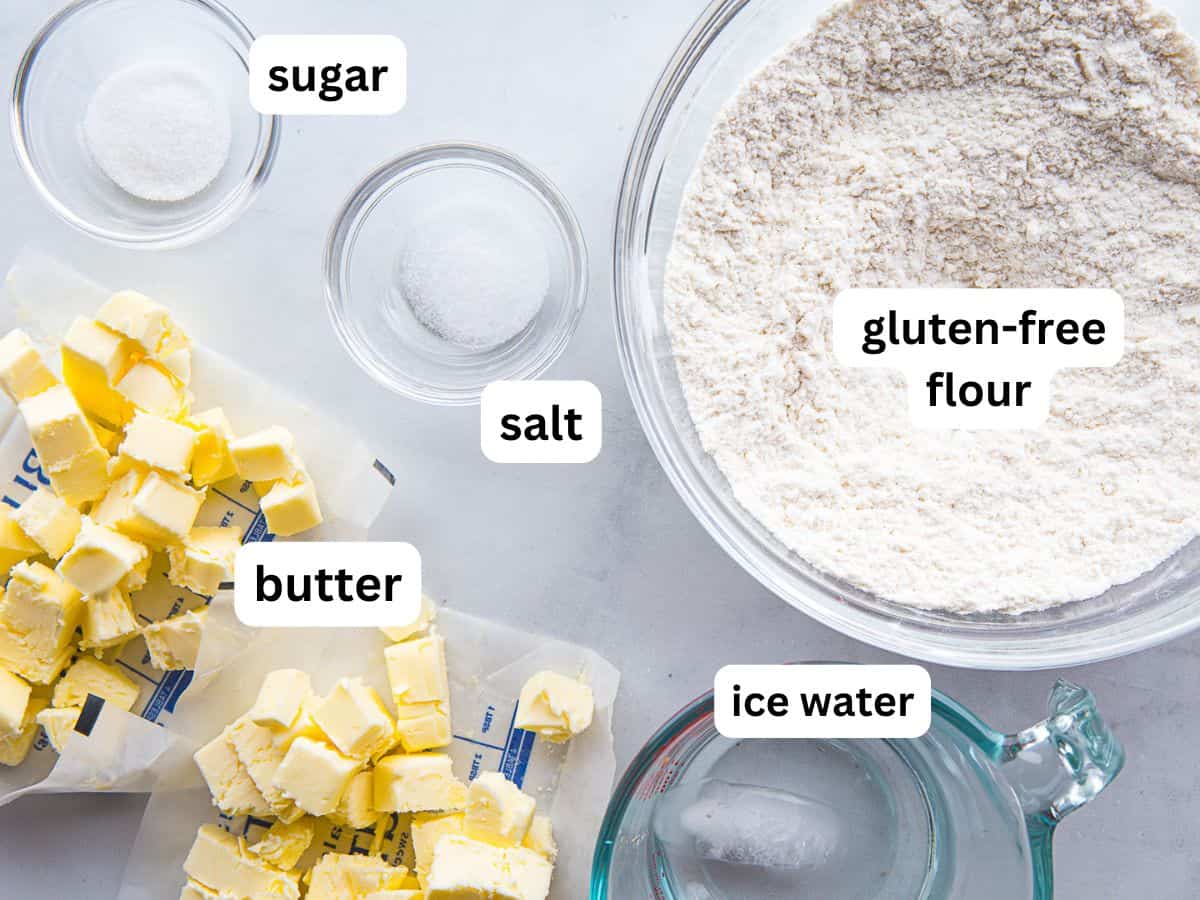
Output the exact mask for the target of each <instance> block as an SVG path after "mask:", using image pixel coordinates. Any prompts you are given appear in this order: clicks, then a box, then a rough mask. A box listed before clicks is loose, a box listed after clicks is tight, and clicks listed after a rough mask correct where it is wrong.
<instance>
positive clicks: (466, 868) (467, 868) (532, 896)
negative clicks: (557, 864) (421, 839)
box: [425, 835, 553, 900]
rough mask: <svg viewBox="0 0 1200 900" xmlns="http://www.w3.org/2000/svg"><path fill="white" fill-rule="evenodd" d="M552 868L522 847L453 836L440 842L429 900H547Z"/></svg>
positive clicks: (429, 882) (430, 878)
mask: <svg viewBox="0 0 1200 900" xmlns="http://www.w3.org/2000/svg"><path fill="white" fill-rule="evenodd" d="M552 873H553V869H552V867H551V865H550V863H549V862H547V861H546V860H545V859H543V858H542V857H540V856H538V855H537V854H536V853H534V852H533V851H531V850H526V849H524V848H523V847H513V848H500V847H493V846H492V845H490V844H485V843H483V842H481V841H473V840H471V839H470V838H467V837H456V836H454V835H450V836H449V837H446V838H443V839H442V840H441V841H439V842H438V845H437V848H436V849H435V850H434V852H433V865H432V866H431V867H430V870H429V881H428V884H427V886H426V889H425V897H426V898H427V900H473V898H479V900H546V897H547V896H549V894H550V878H551V875H552Z"/></svg>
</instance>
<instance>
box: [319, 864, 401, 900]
mask: <svg viewBox="0 0 1200 900" xmlns="http://www.w3.org/2000/svg"><path fill="white" fill-rule="evenodd" d="M407 876H408V869H407V868H405V867H404V866H393V865H391V864H390V863H389V862H388V861H387V860H385V859H382V858H380V857H374V856H358V855H351V854H349V853H326V854H325V855H324V856H322V857H321V859H320V860H318V862H317V864H316V865H315V866H313V868H312V871H311V872H310V873H309V877H308V893H307V894H305V898H306V900H351V898H354V900H357V898H359V897H364V896H366V895H367V894H369V893H374V892H376V891H385V890H399V889H400V887H401V885H403V884H404V881H405V879H406V878H407Z"/></svg>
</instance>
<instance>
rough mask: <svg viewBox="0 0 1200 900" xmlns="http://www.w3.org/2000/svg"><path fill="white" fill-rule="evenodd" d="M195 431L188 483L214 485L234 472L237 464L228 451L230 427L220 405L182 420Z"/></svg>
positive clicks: (231, 435)
mask: <svg viewBox="0 0 1200 900" xmlns="http://www.w3.org/2000/svg"><path fill="white" fill-rule="evenodd" d="M183 424H185V425H187V426H188V427H189V428H191V429H192V430H193V431H195V432H196V447H195V450H194V451H193V453H192V484H194V485H196V487H203V486H204V485H206V484H216V483H217V482H219V481H224V480H225V479H226V478H232V477H233V476H234V475H236V474H237V466H235V465H234V463H233V456H232V454H231V453H230V452H229V445H230V444H231V443H232V442H233V440H234V436H233V426H232V425H230V424H229V419H228V417H226V415H225V411H224V410H223V409H221V408H220V407H214V408H213V409H206V410H204V411H203V412H198V413H195V414H193V415H192V416H191V417H190V418H188V419H185V420H184V423H183Z"/></svg>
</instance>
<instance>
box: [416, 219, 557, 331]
mask: <svg viewBox="0 0 1200 900" xmlns="http://www.w3.org/2000/svg"><path fill="white" fill-rule="evenodd" d="M396 281H397V287H398V290H399V293H400V295H401V296H402V297H403V298H404V300H405V301H406V302H407V304H408V306H409V308H410V309H411V310H412V313H413V315H414V316H415V317H416V319H417V321H418V322H420V323H421V324H422V325H423V326H424V327H425V328H427V329H429V331H431V332H433V333H434V334H435V335H437V336H438V337H440V338H442V339H444V340H446V341H450V342H451V343H454V344H459V345H461V346H464V347H470V348H473V349H485V348H490V347H496V346H499V345H500V344H503V343H505V342H506V341H509V340H511V339H512V338H514V337H516V336H517V335H518V334H520V333H521V332H522V331H523V330H524V329H525V328H526V327H527V326H528V325H529V323H530V322H531V321H533V318H534V317H535V316H536V315H537V313H538V310H540V309H541V307H542V303H543V302H544V301H545V298H546V294H547V293H548V291H549V290H550V267H549V263H548V262H547V259H546V251H545V247H544V244H543V242H542V240H541V239H540V237H539V236H538V234H537V233H536V232H535V231H534V230H533V229H531V228H530V227H529V226H528V225H527V224H526V223H525V222H523V221H521V220H519V219H516V218H515V217H513V216H509V215H506V214H505V213H504V211H503V210H497V209H495V208H493V207H491V206H487V205H483V204H464V203H460V204H455V205H452V206H443V207H440V208H438V209H436V210H433V211H431V212H430V213H429V214H427V215H425V216H423V217H422V218H421V219H420V220H419V221H418V222H416V223H415V224H414V225H413V226H412V227H411V228H410V229H409V230H408V232H407V233H406V234H405V235H404V237H403V239H402V240H401V243H400V253H399V256H398V258H397V263H396Z"/></svg>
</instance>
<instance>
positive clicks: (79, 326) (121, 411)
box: [62, 316, 138, 428]
mask: <svg viewBox="0 0 1200 900" xmlns="http://www.w3.org/2000/svg"><path fill="white" fill-rule="evenodd" d="M137 353H138V350H137V347H136V346H135V345H134V344H132V343H131V342H129V341H128V340H126V339H125V338H123V337H122V336H121V335H119V334H116V333H115V332H113V331H111V330H109V329H108V328H105V327H104V326H103V325H101V324H99V323H98V322H95V321H93V320H91V319H88V318H85V317H83V316H78V317H77V318H76V319H75V321H74V322H72V323H71V327H70V328H68V329H67V333H66V335H64V336H63V340H62V369H63V381H65V382H66V383H67V386H68V387H69V388H70V389H71V392H72V393H73V394H74V395H75V398H76V400H78V402H79V405H80V406H81V407H83V408H84V409H85V410H87V412H88V414H89V415H91V416H93V417H95V418H97V419H99V420H100V421H101V422H103V423H105V424H106V425H108V426H111V427H114V428H119V427H120V426H122V425H124V424H125V423H126V422H128V421H129V417H130V416H131V415H132V414H133V408H132V407H131V406H130V405H129V401H128V400H126V399H125V398H124V397H122V396H121V395H120V394H119V393H117V390H116V388H114V387H113V385H115V384H116V383H117V382H118V381H120V379H121V376H122V375H124V374H125V372H126V371H127V370H128V369H129V367H130V366H131V365H133V363H134V362H135V361H136V359H137Z"/></svg>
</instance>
